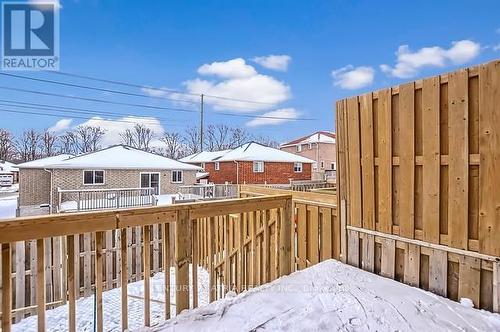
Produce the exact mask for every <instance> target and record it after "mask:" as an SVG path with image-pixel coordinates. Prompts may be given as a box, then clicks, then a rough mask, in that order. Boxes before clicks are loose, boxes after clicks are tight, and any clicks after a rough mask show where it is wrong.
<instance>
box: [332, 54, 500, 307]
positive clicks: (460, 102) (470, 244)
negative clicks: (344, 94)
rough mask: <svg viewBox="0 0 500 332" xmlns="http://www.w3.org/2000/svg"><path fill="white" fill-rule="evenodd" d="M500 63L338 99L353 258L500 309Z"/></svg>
mask: <svg viewBox="0 0 500 332" xmlns="http://www.w3.org/2000/svg"><path fill="white" fill-rule="evenodd" d="M498 105H500V62H499V61H494V62H491V63H487V64H483V65H480V66H477V67H471V68H465V69H461V70H458V71H456V72H452V73H449V74H444V75H439V76H435V77H431V78H427V79H423V80H419V81H415V82H410V83H406V84H401V85H399V86H396V87H393V88H387V89H383V90H380V91H377V92H373V93H367V94H364V95H361V96H355V97H351V98H347V99H344V100H340V101H338V102H337V104H336V109H337V112H336V116H337V137H338V140H337V144H338V156H337V160H338V165H339V167H338V172H339V173H338V175H339V176H338V179H339V181H338V205H339V207H340V211H339V215H340V218H341V220H345V221H346V224H347V226H346V229H347V248H345V252H347V257H346V259H347V262H348V263H349V264H351V265H355V266H359V267H362V268H363V269H366V270H369V271H372V272H377V273H379V274H382V275H384V276H387V277H390V278H394V279H397V280H400V281H403V282H405V283H408V284H411V285H415V286H417V287H421V288H424V289H429V290H431V291H434V292H435V293H438V294H440V295H443V296H447V297H449V298H451V299H454V300H458V299H460V298H462V297H467V298H470V299H472V301H473V302H474V305H475V306H476V307H480V308H484V309H488V310H495V311H499V305H500V304H499V299H500V265H499V256H500V215H499V214H498V212H497V211H498V210H499V207H500V166H497V165H500V164H498V162H499V157H500V112H499V109H498Z"/></svg>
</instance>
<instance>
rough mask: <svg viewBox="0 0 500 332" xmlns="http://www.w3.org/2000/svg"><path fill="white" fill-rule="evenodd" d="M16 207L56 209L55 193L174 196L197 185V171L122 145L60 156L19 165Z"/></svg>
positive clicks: (197, 168)
mask: <svg viewBox="0 0 500 332" xmlns="http://www.w3.org/2000/svg"><path fill="white" fill-rule="evenodd" d="M18 167H19V169H20V183H19V184H20V186H19V205H20V206H21V207H23V206H39V205H41V204H50V205H51V206H52V212H54V207H55V206H56V205H57V194H58V189H63V190H89V189H95V190H103V189H110V190H112V189H127V188H154V189H155V193H156V194H157V195H165V194H175V193H177V192H178V188H179V186H182V185H190V184H194V183H196V173H197V172H198V171H200V170H201V168H200V167H197V166H194V165H190V164H186V163H182V162H179V161H176V160H172V159H169V158H165V157H163V156H160V155H157V154H153V153H150V152H146V151H142V150H139V149H135V148H132V147H129V146H125V145H115V146H111V147H108V148H106V149H102V150H100V151H96V152H92V153H87V154H84V155H80V156H76V157H73V156H68V155H60V156H56V157H50V158H44V159H41V160H36V161H33V162H28V163H24V164H20V165H19V166H18Z"/></svg>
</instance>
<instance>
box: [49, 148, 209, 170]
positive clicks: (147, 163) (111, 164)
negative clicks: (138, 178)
mask: <svg viewBox="0 0 500 332" xmlns="http://www.w3.org/2000/svg"><path fill="white" fill-rule="evenodd" d="M47 167H48V168H58V169H85V168H88V169H175V170H193V171H197V170H201V168H200V167H197V166H193V165H189V164H186V163H181V162H179V161H176V160H173V159H169V158H166V157H163V156H160V155H157V154H154V153H151V152H146V151H143V150H139V149H136V148H133V147H130V146H126V145H114V146H110V147H109V148H106V149H102V150H100V151H96V152H91V153H87V154H84V155H80V156H76V157H73V158H69V159H67V160H62V161H60V162H54V163H51V164H50V165H47Z"/></svg>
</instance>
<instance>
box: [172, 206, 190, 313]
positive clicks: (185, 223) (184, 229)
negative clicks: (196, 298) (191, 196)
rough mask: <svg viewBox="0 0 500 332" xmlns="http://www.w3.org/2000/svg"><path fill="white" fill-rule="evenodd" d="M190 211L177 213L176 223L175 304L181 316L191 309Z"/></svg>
mask: <svg viewBox="0 0 500 332" xmlns="http://www.w3.org/2000/svg"><path fill="white" fill-rule="evenodd" d="M189 223H190V213H189V210H180V211H178V212H177V222H176V223H175V284H176V285H175V286H176V287H175V304H176V312H177V314H179V313H180V312H181V311H182V310H184V309H189V261H190V257H191V229H190V227H189V226H190V225H189Z"/></svg>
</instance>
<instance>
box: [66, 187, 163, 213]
mask: <svg viewBox="0 0 500 332" xmlns="http://www.w3.org/2000/svg"><path fill="white" fill-rule="evenodd" d="M57 194H58V201H57V212H75V211H76V212H80V211H90V210H105V209H120V208H127V207H137V206H152V205H155V204H156V198H155V196H154V195H155V194H156V189H155V188H119V189H77V190H68V189H60V188H58V189H57Z"/></svg>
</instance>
